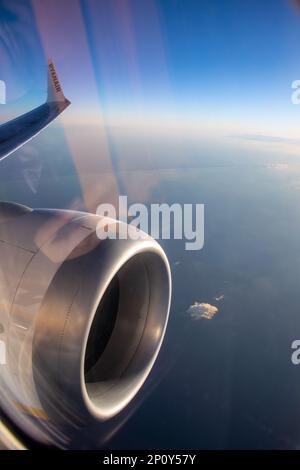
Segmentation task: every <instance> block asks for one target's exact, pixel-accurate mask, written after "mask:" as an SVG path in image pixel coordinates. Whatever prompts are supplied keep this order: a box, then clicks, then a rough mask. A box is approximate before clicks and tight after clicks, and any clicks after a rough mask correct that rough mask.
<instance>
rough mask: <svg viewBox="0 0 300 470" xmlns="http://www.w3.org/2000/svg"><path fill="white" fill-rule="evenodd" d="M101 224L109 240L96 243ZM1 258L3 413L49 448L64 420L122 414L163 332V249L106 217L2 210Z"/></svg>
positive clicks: (166, 275)
mask: <svg viewBox="0 0 300 470" xmlns="http://www.w3.org/2000/svg"><path fill="white" fill-rule="evenodd" d="M99 224H101V227H102V228H103V227H104V229H105V230H106V232H107V237H106V238H102V239H100V238H99V237H98V236H97V227H98V226H99ZM110 234H115V236H109V235H110ZM141 234H142V236H141ZM0 260H1V264H0V299H1V307H0V371H1V374H0V402H1V407H2V408H3V409H4V412H5V413H6V414H7V416H8V417H9V418H10V419H11V420H12V421H13V422H14V423H16V424H17V425H18V426H19V427H20V429H23V430H24V431H25V432H26V433H29V434H30V435H31V437H33V438H35V439H38V440H39V441H45V442H49V441H50V442H51V433H52V434H53V435H54V434H55V433H56V426H57V424H59V423H61V422H72V423H77V424H78V425H79V426H80V425H81V424H82V423H85V422H86V421H87V420H89V419H91V418H92V419H96V420H100V421H104V420H107V419H109V418H111V417H113V416H115V415H117V414H118V413H119V412H120V411H121V410H123V409H124V408H125V407H126V405H127V404H128V403H129V402H130V401H131V400H132V399H133V398H134V397H135V395H136V394H137V392H138V391H139V389H140V388H141V386H142V385H143V383H144V381H145V380H146V378H147V376H148V374H149V372H150V370H151V368H152V366H153V364H154V362H155V360H156V357H157V355H158V352H159V350H160V347H161V344H162V341H163V337H164V334H165V329H166V324H167V321H168V313H169V307H170V297H171V277H170V269H169V264H168V261H167V258H166V255H165V254H164V251H163V250H162V248H161V247H160V246H159V244H158V243H157V242H156V241H155V240H153V239H152V238H151V237H150V236H148V235H146V234H144V233H142V232H141V231H139V230H138V228H136V227H133V226H131V225H130V224H129V225H126V224H124V223H121V222H119V221H115V220H112V219H109V218H103V217H101V216H97V215H92V214H87V213H84V212H75V211H65V210H35V209H34V210H33V209H30V208H28V207H25V206H22V205H19V204H14V203H0ZM49 436H50V437H49Z"/></svg>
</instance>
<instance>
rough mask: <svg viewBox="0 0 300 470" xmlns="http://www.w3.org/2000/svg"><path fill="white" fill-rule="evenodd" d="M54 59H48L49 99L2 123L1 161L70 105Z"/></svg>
mask: <svg viewBox="0 0 300 470" xmlns="http://www.w3.org/2000/svg"><path fill="white" fill-rule="evenodd" d="M70 104H71V103H70V101H69V100H67V99H66V98H65V96H64V94H63V91H62V88H61V86H60V83H59V80H58V78H57V74H56V71H55V67H54V64H53V62H52V60H49V61H48V96H47V101H46V102H45V103H44V104H42V105H41V106H38V107H37V108H35V109H33V110H32V111H29V112H28V113H26V114H23V115H22V116H19V117H17V118H15V119H12V120H11V121H8V122H6V123H4V124H2V125H0V161H1V160H3V159H4V158H6V157H8V156H9V155H10V154H11V153H12V152H14V151H15V150H17V149H18V148H20V147H21V146H22V145H24V144H25V143H26V142H28V141H29V140H31V139H32V138H33V137H34V136H36V135H37V134H38V133H39V132H41V131H42V130H43V129H44V128H45V127H47V126H48V125H49V124H50V123H51V122H52V121H53V120H54V119H55V118H57V116H59V115H60V114H61V113H62V112H63V111H64V110H65V109H66V108H67V107H68V106H69V105H70Z"/></svg>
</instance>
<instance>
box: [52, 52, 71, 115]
mask: <svg viewBox="0 0 300 470" xmlns="http://www.w3.org/2000/svg"><path fill="white" fill-rule="evenodd" d="M47 102H48V103H53V102H54V103H57V104H59V105H63V107H64V108H65V107H67V106H69V104H70V101H69V100H67V98H66V97H65V96H64V94H63V91H62V88H61V85H60V83H59V80H58V77H57V73H56V70H55V67H54V64H53V61H52V60H51V59H49V60H48V95H47Z"/></svg>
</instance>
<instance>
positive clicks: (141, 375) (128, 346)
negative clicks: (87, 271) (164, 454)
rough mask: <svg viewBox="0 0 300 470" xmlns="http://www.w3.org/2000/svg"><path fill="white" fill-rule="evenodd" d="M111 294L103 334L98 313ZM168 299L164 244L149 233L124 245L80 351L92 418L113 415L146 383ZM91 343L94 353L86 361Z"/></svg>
mask: <svg viewBox="0 0 300 470" xmlns="http://www.w3.org/2000/svg"><path fill="white" fill-rule="evenodd" d="M116 286H117V288H116ZM115 295H118V296H119V297H118V302H117V305H116V304H115V305H114V308H113V310H114V311H113V312H112V317H113V318H112V319H110V320H111V325H110V326H111V328H110V331H109V328H108V331H107V330H106V333H105V334H104V336H105V335H106V336H105V337H104V338H103V334H102V333H101V317H102V319H104V318H105V317H106V318H110V313H109V311H108V310H109V309H108V308H107V305H111V300H112V298H114V296H115ZM170 299H171V275H170V268H169V264H168V261H167V258H166V256H165V254H164V252H163V250H162V248H161V247H160V246H159V245H158V243H157V242H155V241H154V240H152V239H150V238H149V239H148V240H146V241H143V242H137V243H135V244H134V245H133V246H131V247H130V249H129V247H127V249H126V250H124V251H123V252H122V256H120V258H119V259H118V262H117V263H116V264H114V266H113V267H112V266H111V267H110V271H109V272H107V273H106V279H105V285H103V286H102V288H101V289H100V291H99V292H98V295H97V297H96V299H95V303H94V307H93V311H92V315H91V316H90V320H89V324H88V327H87V330H86V334H85V338H84V342H83V348H82V355H81V369H80V378H81V388H82V395H83V400H84V403H85V405H86V407H87V409H88V411H89V412H90V413H91V415H93V416H94V417H96V418H98V419H101V420H103V419H108V418H110V417H113V416H114V415H116V414H117V413H118V412H120V411H121V410H122V409H123V408H125V406H126V405H127V404H128V403H129V402H130V401H131V400H132V398H133V397H134V396H135V395H136V393H137V392H138V390H139V389H140V387H141V386H142V385H143V383H144V382H145V380H146V378H147V376H148V374H149V372H150V370H151V368H152V366H153V364H154V362H155V360H156V357H157V355H158V353H159V350H160V347H161V344H162V341H163V337H164V334H165V329H166V325H167V321H168V315H169V308H170ZM99 319H100V320H99ZM99 325H100V327H99ZM95 328H99V343H101V345H100V350H99V351H98V352H99V354H98V353H97V348H94V345H93V344H91V341H92V342H94V341H95V338H96V336H97V335H95ZM101 336H102V337H101ZM100 339H101V341H100ZM103 345H104V346H105V347H103ZM91 348H92V350H93V348H94V351H92V353H95V354H96V355H94V357H93V359H92V361H89V364H87V356H89V355H91ZM97 354H98V355H97Z"/></svg>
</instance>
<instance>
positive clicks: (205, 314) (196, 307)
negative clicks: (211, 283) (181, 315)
mask: <svg viewBox="0 0 300 470" xmlns="http://www.w3.org/2000/svg"><path fill="white" fill-rule="evenodd" d="M218 311H219V309H218V307H215V306H214V305H211V304H207V303H204V302H201V303H199V302H195V303H194V304H193V305H191V306H190V307H189V308H188V310H187V313H188V314H189V315H190V317H191V318H192V319H193V320H201V319H202V318H203V319H205V320H211V319H212V318H213V317H214V316H215V314H216V313H218Z"/></svg>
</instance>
